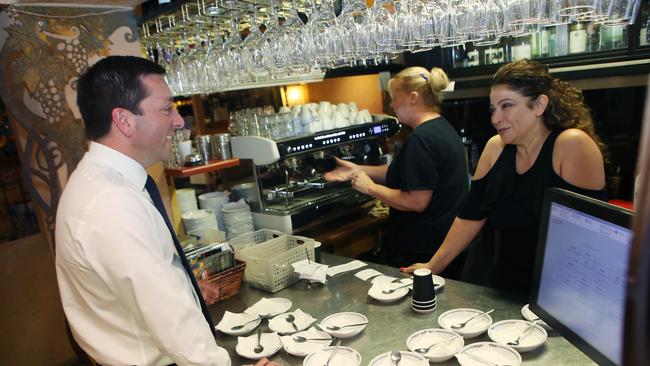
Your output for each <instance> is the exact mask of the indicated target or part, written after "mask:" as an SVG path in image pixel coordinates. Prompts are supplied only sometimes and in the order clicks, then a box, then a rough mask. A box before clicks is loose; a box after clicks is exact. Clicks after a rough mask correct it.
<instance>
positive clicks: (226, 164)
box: [165, 158, 239, 177]
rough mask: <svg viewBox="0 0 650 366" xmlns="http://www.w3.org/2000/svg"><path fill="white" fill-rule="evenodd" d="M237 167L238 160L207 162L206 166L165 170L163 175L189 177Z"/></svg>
mask: <svg viewBox="0 0 650 366" xmlns="http://www.w3.org/2000/svg"><path fill="white" fill-rule="evenodd" d="M238 165H239V159H238V158H235V159H228V160H208V163H207V164H202V165H197V166H192V167H182V168H177V169H165V175H166V176H168V177H190V176H192V175H197V174H203V173H209V172H214V171H217V170H221V169H226V168H231V167H234V166H238Z"/></svg>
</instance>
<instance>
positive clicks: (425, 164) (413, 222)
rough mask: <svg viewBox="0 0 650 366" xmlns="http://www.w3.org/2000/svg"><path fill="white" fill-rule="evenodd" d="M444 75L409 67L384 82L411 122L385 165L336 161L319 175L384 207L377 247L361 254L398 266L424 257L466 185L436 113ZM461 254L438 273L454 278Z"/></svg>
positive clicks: (400, 114)
mask: <svg viewBox="0 0 650 366" xmlns="http://www.w3.org/2000/svg"><path fill="white" fill-rule="evenodd" d="M448 83H449V79H448V78H447V75H446V74H445V72H444V71H442V69H439V68H433V69H432V70H431V71H429V70H427V69H425V68H422V67H409V68H406V69H404V70H402V71H401V72H399V73H398V74H397V75H395V77H393V78H392V79H391V80H390V81H389V83H388V88H389V92H390V95H391V98H392V102H391V106H392V108H393V110H394V111H395V114H396V115H397V118H398V120H399V122H400V123H402V124H405V125H407V126H409V127H411V128H413V132H411V134H410V135H409V136H408V138H407V139H406V141H405V142H404V145H403V146H402V148H401V149H400V151H399V153H398V154H397V156H395V158H394V160H393V162H392V163H391V164H390V165H383V166H366V165H357V164H354V163H352V162H348V161H343V160H338V167H337V168H336V169H335V170H333V171H331V172H328V173H326V174H325V179H327V180H333V181H351V182H352V186H353V187H354V189H356V190H358V191H359V192H361V193H364V194H368V195H371V196H373V197H375V198H377V199H379V200H381V201H383V202H385V203H386V204H388V205H389V206H390V214H389V217H388V230H387V234H386V237H385V240H384V245H383V247H382V248H380V250H379V251H376V252H375V253H373V254H374V255H373V256H371V257H369V258H364V259H366V260H370V261H375V262H379V263H383V264H388V265H392V266H396V267H402V266H406V265H409V264H411V263H413V262H414V261H421V260H428V258H430V257H431V253H434V252H435V251H436V250H437V249H438V247H439V246H440V244H441V243H442V240H443V239H444V237H445V235H446V233H447V231H448V230H449V227H450V226H451V224H452V222H453V220H454V218H455V216H456V215H457V214H458V212H459V211H460V209H461V207H462V203H463V201H464V199H465V196H466V194H467V191H468V179H467V166H466V161H465V152H464V148H463V145H462V143H461V142H460V138H459V136H458V134H457V133H456V130H455V129H454V128H453V127H452V126H451V125H450V124H449V122H448V121H447V120H446V119H445V118H444V117H443V116H442V115H441V114H440V113H441V103H442V90H443V89H444V88H446V87H447V84H448ZM463 262H464V258H458V259H457V260H456V261H455V262H454V263H453V264H452V265H450V266H448V267H447V271H446V272H445V273H443V276H447V277H452V278H459V277H460V273H461V271H462V265H463Z"/></svg>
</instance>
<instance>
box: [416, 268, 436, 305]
mask: <svg viewBox="0 0 650 366" xmlns="http://www.w3.org/2000/svg"><path fill="white" fill-rule="evenodd" d="M436 305H437V302H436V290H435V288H434V285H433V279H432V277H431V270H429V269H426V268H419V269H416V270H415V272H413V296H412V297H411V309H413V311H415V312H416V313H430V312H432V311H434V310H436Z"/></svg>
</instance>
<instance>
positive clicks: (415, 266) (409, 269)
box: [399, 263, 431, 273]
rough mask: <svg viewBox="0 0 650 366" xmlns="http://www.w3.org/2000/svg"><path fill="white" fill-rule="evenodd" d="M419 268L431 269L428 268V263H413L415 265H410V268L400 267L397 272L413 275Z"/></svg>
mask: <svg viewBox="0 0 650 366" xmlns="http://www.w3.org/2000/svg"><path fill="white" fill-rule="evenodd" d="M419 268H428V269H431V268H430V267H429V263H415V264H412V265H411V266H410V267H402V268H400V269H399V270H400V271H402V272H406V273H413V272H414V271H415V270H416V269H419Z"/></svg>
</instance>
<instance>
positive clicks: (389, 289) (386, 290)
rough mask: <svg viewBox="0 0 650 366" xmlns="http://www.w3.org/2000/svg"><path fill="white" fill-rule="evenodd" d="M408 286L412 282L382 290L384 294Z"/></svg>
mask: <svg viewBox="0 0 650 366" xmlns="http://www.w3.org/2000/svg"><path fill="white" fill-rule="evenodd" d="M407 286H411V284H410V283H409V284H406V285H402V286H397V287H395V288H386V289H383V290H381V292H382V293H383V294H392V293H393V292H395V290H399V289H401V288H404V287H407Z"/></svg>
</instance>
